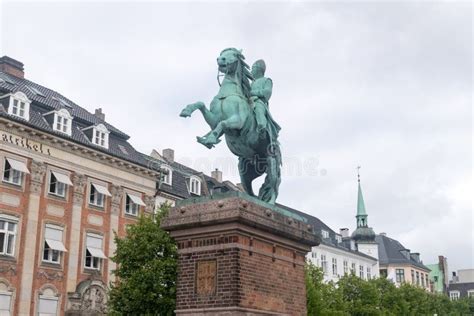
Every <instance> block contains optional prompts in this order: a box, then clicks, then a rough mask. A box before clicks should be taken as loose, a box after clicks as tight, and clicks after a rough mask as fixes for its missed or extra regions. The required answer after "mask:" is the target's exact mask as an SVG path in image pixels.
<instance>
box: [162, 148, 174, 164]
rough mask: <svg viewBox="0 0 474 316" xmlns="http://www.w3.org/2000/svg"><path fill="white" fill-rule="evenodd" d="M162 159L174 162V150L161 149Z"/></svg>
mask: <svg viewBox="0 0 474 316" xmlns="http://www.w3.org/2000/svg"><path fill="white" fill-rule="evenodd" d="M163 158H165V159H166V160H168V161H170V162H174V150H173V149H171V148H166V149H163Z"/></svg>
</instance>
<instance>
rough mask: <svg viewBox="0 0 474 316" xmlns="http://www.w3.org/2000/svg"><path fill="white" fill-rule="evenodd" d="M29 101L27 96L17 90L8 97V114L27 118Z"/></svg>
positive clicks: (28, 116)
mask: <svg viewBox="0 0 474 316" xmlns="http://www.w3.org/2000/svg"><path fill="white" fill-rule="evenodd" d="M30 103H31V101H30V100H28V97H27V96H26V95H25V94H24V93H23V92H20V91H18V92H17V93H15V94H13V95H12V96H11V98H10V105H9V107H8V114H11V115H14V116H18V117H21V118H23V119H25V120H29V119H30V113H29V112H30Z"/></svg>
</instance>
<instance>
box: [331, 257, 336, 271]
mask: <svg viewBox="0 0 474 316" xmlns="http://www.w3.org/2000/svg"><path fill="white" fill-rule="evenodd" d="M332 275H337V258H332Z"/></svg>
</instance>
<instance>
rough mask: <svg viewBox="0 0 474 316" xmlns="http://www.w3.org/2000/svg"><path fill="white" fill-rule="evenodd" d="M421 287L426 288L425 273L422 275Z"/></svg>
mask: <svg viewBox="0 0 474 316" xmlns="http://www.w3.org/2000/svg"><path fill="white" fill-rule="evenodd" d="M421 286H422V287H425V275H424V274H423V273H422V274H421Z"/></svg>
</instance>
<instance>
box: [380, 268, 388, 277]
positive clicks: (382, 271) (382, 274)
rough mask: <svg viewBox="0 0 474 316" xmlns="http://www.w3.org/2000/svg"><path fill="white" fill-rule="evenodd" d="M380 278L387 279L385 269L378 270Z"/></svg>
mask: <svg viewBox="0 0 474 316" xmlns="http://www.w3.org/2000/svg"><path fill="white" fill-rule="evenodd" d="M380 277H381V278H385V279H386V278H387V269H380Z"/></svg>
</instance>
